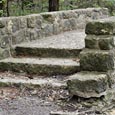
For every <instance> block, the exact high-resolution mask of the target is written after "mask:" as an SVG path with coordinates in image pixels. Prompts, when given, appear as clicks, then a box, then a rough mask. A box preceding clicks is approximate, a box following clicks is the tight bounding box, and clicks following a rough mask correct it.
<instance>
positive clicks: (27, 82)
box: [0, 76, 67, 88]
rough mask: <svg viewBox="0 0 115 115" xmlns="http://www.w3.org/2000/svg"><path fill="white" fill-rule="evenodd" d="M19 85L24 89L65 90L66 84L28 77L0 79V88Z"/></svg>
mask: <svg viewBox="0 0 115 115" xmlns="http://www.w3.org/2000/svg"><path fill="white" fill-rule="evenodd" d="M21 85H23V86H26V87H34V86H35V87H36V86H38V87H45V86H50V87H52V88H66V87H67V84H66V82H65V81H61V80H59V79H56V78H33V79H29V78H28V77H23V78H22V77H21V78H18V77H6V76H5V77H4V76H2V78H1V77H0V87H10V86H18V87H20V86H21Z"/></svg>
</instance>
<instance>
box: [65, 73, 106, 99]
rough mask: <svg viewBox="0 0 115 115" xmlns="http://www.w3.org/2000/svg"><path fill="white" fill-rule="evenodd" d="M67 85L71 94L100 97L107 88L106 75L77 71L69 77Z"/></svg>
mask: <svg viewBox="0 0 115 115" xmlns="http://www.w3.org/2000/svg"><path fill="white" fill-rule="evenodd" d="M67 85H68V89H69V92H70V94H71V95H76V96H80V97H84V98H91V97H100V96H102V95H105V94H106V91H107V90H108V77H107V75H106V74H105V73H100V72H99V73H98V72H79V73H77V74H74V75H72V76H70V77H69V79H68V81H67Z"/></svg>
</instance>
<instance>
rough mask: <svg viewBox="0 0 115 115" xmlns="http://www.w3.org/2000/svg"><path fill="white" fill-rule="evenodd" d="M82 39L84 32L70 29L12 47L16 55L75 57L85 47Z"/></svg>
mask: <svg viewBox="0 0 115 115" xmlns="http://www.w3.org/2000/svg"><path fill="white" fill-rule="evenodd" d="M84 39H85V33H84V32H78V31H70V32H64V33H62V34H59V35H53V36H50V37H46V38H42V39H39V40H37V41H33V42H30V43H23V44H19V45H16V46H14V47H15V48H14V49H15V52H16V55H17V56H29V57H33V56H37V57H54V58H58V57H59V58H60V57H61V58H69V57H77V56H78V55H79V53H80V51H81V50H82V49H83V48H84V47H85V42H84Z"/></svg>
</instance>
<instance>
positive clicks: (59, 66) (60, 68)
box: [0, 58, 80, 75]
mask: <svg viewBox="0 0 115 115" xmlns="http://www.w3.org/2000/svg"><path fill="white" fill-rule="evenodd" d="M0 71H14V72H26V73H27V74H38V75H58V74H64V75H66V74H72V73H75V72H78V71H80V65H79V62H78V61H76V60H73V59H61V58H59V59H58V58H7V59H4V60H0Z"/></svg>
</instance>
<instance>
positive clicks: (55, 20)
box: [0, 8, 108, 49]
mask: <svg viewBox="0 0 115 115" xmlns="http://www.w3.org/2000/svg"><path fill="white" fill-rule="evenodd" d="M105 17H108V10H107V9H104V8H103V9H101V8H87V9H77V10H69V11H59V12H47V13H41V14H32V15H27V16H19V17H3V18H0V41H3V39H4V40H5V42H4V43H5V44H7V45H5V46H3V45H2V46H3V47H4V48H9V49H10V47H12V45H15V44H19V43H22V42H29V41H32V40H37V39H39V38H42V37H45V36H51V35H53V34H59V33H62V32H64V31H68V30H74V29H77V30H78V29H85V26H86V23H87V22H88V21H90V20H92V19H100V18H105ZM8 36H10V37H8ZM0 44H1V43H0ZM3 47H0V48H3ZM4 48H3V49H4Z"/></svg>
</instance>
